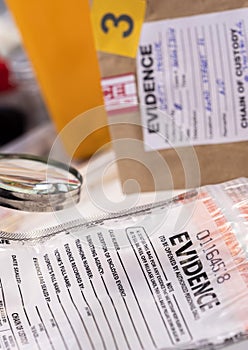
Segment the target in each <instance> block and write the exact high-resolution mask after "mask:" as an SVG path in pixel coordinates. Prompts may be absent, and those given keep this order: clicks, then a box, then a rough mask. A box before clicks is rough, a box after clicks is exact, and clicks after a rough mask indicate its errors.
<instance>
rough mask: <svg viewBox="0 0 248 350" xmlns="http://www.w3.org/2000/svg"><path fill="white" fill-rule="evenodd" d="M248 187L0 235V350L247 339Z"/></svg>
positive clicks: (209, 345) (204, 344) (174, 345)
mask: <svg viewBox="0 0 248 350" xmlns="http://www.w3.org/2000/svg"><path fill="white" fill-rule="evenodd" d="M247 198H248V180H247V179H244V178H242V179H237V180H233V181H230V182H227V183H224V184H220V185H214V186H206V187H203V188H201V189H199V190H196V191H190V192H188V193H186V194H185V195H180V196H178V197H175V198H173V199H172V200H169V201H165V202H159V203H153V204H151V205H146V206H143V207H137V208H135V209H130V210H129V211H126V212H120V213H117V214H113V215H109V216H108V217H105V218H100V219H97V220H94V221H89V222H83V220H82V221H80V220H77V221H74V222H70V223H67V224H63V225H58V226H57V227H53V228H50V229H47V230H44V231H37V232H35V233H32V234H25V233H19V234H15V233H11V234H10V233H5V232H2V233H1V239H2V240H1V248H0V349H20V350H22V349H28V350H29V349H32V350H34V349H37V350H40V349H46V350H48V349H49V350H50V349H52V350H55V349H56V350H63V349H67V350H68V349H69V350H74V349H75V350H78V349H80V350H81V349H84V350H86V349H90V350H91V349H92V350H94V349H96V350H100V349H120V350H124V349H135V350H138V349H148V350H152V349H220V348H224V347H226V346H227V345H229V344H233V343H235V342H240V341H242V340H244V339H246V338H247V335H248V332H247V329H248V288H247V283H248V260H247V258H248V257H247V247H248V227H247V219H248V199H247Z"/></svg>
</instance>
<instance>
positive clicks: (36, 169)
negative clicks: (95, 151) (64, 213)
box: [0, 154, 83, 212]
mask: <svg viewBox="0 0 248 350" xmlns="http://www.w3.org/2000/svg"><path fill="white" fill-rule="evenodd" d="M82 182H83V179H82V176H81V175H80V173H79V172H78V171H77V170H76V169H75V168H73V167H71V166H68V165H67V164H65V163H62V162H58V161H55V160H50V159H46V158H42V157H37V156H33V155H27V154H0V206H4V207H7V208H11V209H17V210H22V211H32V212H48V211H57V210H62V209H65V208H68V207H70V206H73V205H75V204H76V203H78V202H79V199H80V190H81V185H82Z"/></svg>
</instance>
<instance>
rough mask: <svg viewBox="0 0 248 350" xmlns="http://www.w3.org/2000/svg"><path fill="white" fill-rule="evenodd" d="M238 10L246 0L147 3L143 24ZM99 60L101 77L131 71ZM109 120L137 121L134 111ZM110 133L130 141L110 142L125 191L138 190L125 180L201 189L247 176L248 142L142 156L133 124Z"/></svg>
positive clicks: (117, 60) (147, 187) (112, 60)
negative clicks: (209, 184) (200, 187)
mask: <svg viewBox="0 0 248 350" xmlns="http://www.w3.org/2000/svg"><path fill="white" fill-rule="evenodd" d="M242 7H248V0H235V1H234V0H219V1H216V0H184V1H182V0H148V1H147V13H146V21H153V20H159V19H166V18H177V17H184V16H190V15H196V14H203V13H211V12H217V11H224V10H230V9H234V8H242ZM99 62H100V68H101V73H102V76H103V77H108V76H113V75H118V74H123V73H129V72H134V73H135V65H136V62H135V60H134V59H130V58H127V57H121V56H117V55H110V54H106V53H99ZM112 118H116V119H115V121H118V122H121V121H122V122H123V121H124V122H127V121H128V120H132V121H136V122H137V124H139V123H140V115H139V113H138V112H137V113H130V114H129V115H127V114H125V115H120V116H118V117H117V116H116V117H111V120H112V121H113V119H112ZM110 124H111V121H110ZM110 130H111V134H112V138H113V140H118V139H125V138H128V140H129V141H126V143H125V145H124V142H123V143H122V142H119V143H118V142H116V143H115V144H114V149H115V151H116V154H117V159H118V160H117V161H118V166H119V172H120V177H121V181H122V183H123V184H124V183H126V185H125V186H124V192H126V193H131V192H135V191H137V186H136V185H135V184H134V183H133V182H130V181H129V182H127V180H129V179H134V180H136V181H137V182H138V184H139V186H140V189H141V190H142V191H152V190H163V189H170V188H173V187H174V188H189V187H195V186H198V185H199V184H201V185H205V184H208V183H217V182H222V181H226V180H229V179H232V178H235V177H240V176H248V162H247V151H248V142H236V143H228V144H216V145H204V146H195V147H194V150H192V149H191V148H186V149H181V150H179V149H178V150H173V149H169V150H163V151H159V152H145V151H144V148H143V145H142V130H141V127H139V126H135V125H133V124H115V125H112V126H110ZM130 140H138V142H137V144H136V147H134V146H132V145H131V144H132V142H133V141H130ZM134 149H135V152H134ZM192 152H195V154H194V157H195V156H197V160H198V163H199V171H200V178H199V176H198V174H197V169H196V168H197V166H198V165H197V164H196V162H195V158H194V161H193V160H192V159H191V158H192ZM178 154H179V155H180V157H179V156H178ZM182 154H183V156H182ZM160 156H161V157H162V159H163V160H164V161H159V160H158V159H160V160H161V157H160ZM159 157H160V158H159ZM131 158H132V159H131ZM180 158H181V159H180ZM192 161H193V163H194V164H193V163H192ZM148 168H149V169H150V170H149V169H148Z"/></svg>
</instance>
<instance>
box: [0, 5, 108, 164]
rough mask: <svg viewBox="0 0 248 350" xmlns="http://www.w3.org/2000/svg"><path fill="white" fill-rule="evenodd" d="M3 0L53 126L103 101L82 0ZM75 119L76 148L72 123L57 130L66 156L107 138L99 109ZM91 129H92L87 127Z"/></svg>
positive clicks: (89, 151) (87, 10)
mask: <svg viewBox="0 0 248 350" xmlns="http://www.w3.org/2000/svg"><path fill="white" fill-rule="evenodd" d="M6 3H7V5H8V7H9V9H10V11H11V12H12V14H13V16H14V18H15V20H16V23H17V25H18V27H19V29H20V32H21V34H22V37H23V42H24V46H25V48H26V51H27V53H28V56H29V58H30V60H31V62H32V64H33V67H34V69H35V72H36V75H37V78H38V81H39V83H40V86H41V89H42V93H43V96H44V99H45V101H46V104H47V106H48V109H49V111H50V114H51V117H52V119H53V120H54V123H55V126H56V128H57V130H58V131H61V130H62V129H63V128H64V127H65V126H66V125H67V123H69V122H70V121H71V120H72V119H73V118H75V117H76V116H77V115H79V114H81V113H82V112H85V111H87V110H89V109H91V108H93V107H96V106H99V105H103V96H102V90H101V85H100V72H99V65H98V61H97V55H96V50H95V46H94V38H93V32H92V28H91V22H90V8H89V3H88V0H71V1H69V2H68V1H64V0H52V1H51V0H42V1H34V0H22V1H16V0H6ZM81 119H83V118H81ZM89 119H90V120H89ZM89 123H91V125H89ZM84 124H85V125H84ZM76 125H77V130H75V133H79V132H80V138H81V140H84V141H83V142H82V143H81V144H80V146H79V147H78V148H77V151H76V152H75V149H74V148H75V142H72V140H73V138H74V131H73V128H70V132H69V133H67V132H64V133H63V142H64V146H65V148H66V150H67V152H68V153H69V155H70V156H73V157H76V158H84V157H89V156H90V155H91V154H93V153H94V152H95V151H96V150H97V149H98V148H99V147H101V146H102V145H103V144H105V143H106V142H108V141H109V133H108V128H107V127H106V125H107V118H106V114H105V112H102V113H96V114H95V115H94V114H93V115H92V117H91V118H85V121H84V122H82V125H80V127H78V123H76ZM95 129H98V131H95V132H93V133H91V131H93V130H95ZM89 130H90V131H89ZM89 133H90V134H89ZM86 136H88V137H87V138H86ZM85 138H86V139H85Z"/></svg>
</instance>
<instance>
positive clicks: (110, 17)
mask: <svg viewBox="0 0 248 350" xmlns="http://www.w3.org/2000/svg"><path fill="white" fill-rule="evenodd" d="M107 21H112V22H113V23H114V26H115V27H118V25H119V23H120V22H126V23H128V26H129V27H128V29H127V30H125V32H123V33H122V36H123V38H126V37H128V36H129V35H130V34H131V33H132V31H133V27H134V24H133V20H132V18H131V17H130V16H128V15H121V16H119V17H115V15H114V14H113V13H106V15H104V16H103V18H102V21H101V27H102V30H103V31H104V33H108V31H109V28H108V26H107Z"/></svg>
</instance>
